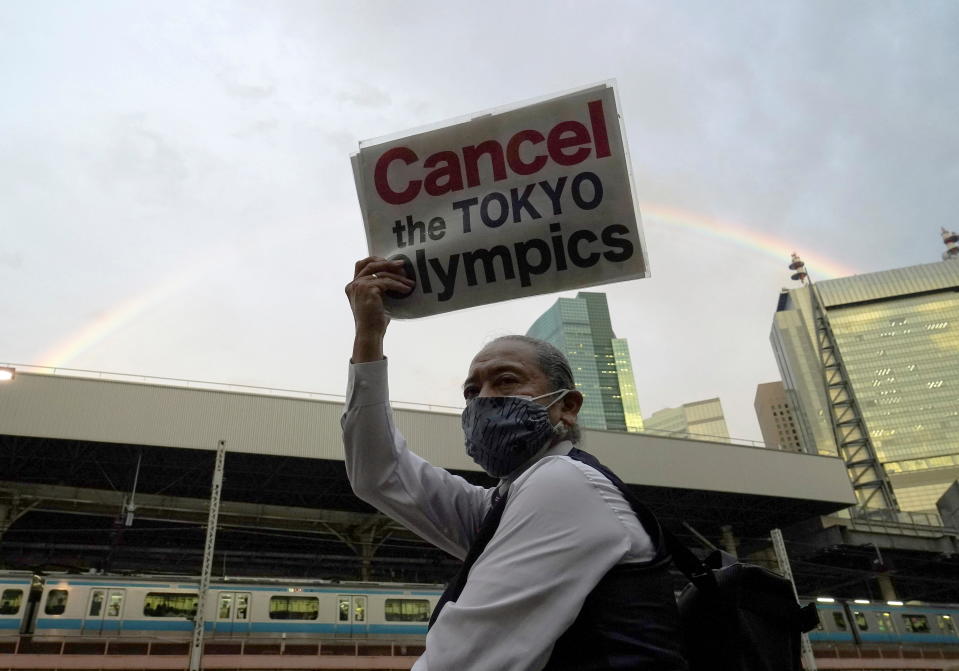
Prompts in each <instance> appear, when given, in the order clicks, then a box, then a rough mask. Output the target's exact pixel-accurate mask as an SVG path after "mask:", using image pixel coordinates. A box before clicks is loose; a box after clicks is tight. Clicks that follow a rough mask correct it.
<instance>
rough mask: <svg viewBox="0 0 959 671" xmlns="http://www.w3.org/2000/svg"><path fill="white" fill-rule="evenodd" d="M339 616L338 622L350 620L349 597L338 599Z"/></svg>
mask: <svg viewBox="0 0 959 671" xmlns="http://www.w3.org/2000/svg"><path fill="white" fill-rule="evenodd" d="M339 618H340V622H349V621H350V599H349V598H348V597H347V598H346V599H342V598H341V599H340V607H339Z"/></svg>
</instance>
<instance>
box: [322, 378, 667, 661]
mask: <svg viewBox="0 0 959 671" xmlns="http://www.w3.org/2000/svg"><path fill="white" fill-rule="evenodd" d="M341 423H342V427H343V443H344V446H345V448H346V472H347V475H348V476H349V479H350V483H351V484H352V486H353V491H354V492H355V493H356V495H357V496H358V497H360V498H361V499H363V500H364V501H366V502H368V503H370V504H371V505H373V506H375V507H376V508H377V509H379V510H380V511H382V512H383V513H385V514H386V515H389V516H390V517H392V518H393V519H395V520H397V521H398V522H400V523H402V524H404V525H405V526H407V527H408V528H409V529H411V530H412V531H414V532H415V533H416V534H418V535H419V536H421V537H422V538H423V539H424V540H427V541H429V542H430V543H432V544H433V545H436V546H437V547H439V548H441V549H443V550H445V551H446V552H448V553H450V554H451V555H453V556H454V557H457V558H458V559H463V558H464V557H465V556H466V553H467V550H468V549H469V546H470V543H471V542H472V540H473V536H474V535H475V533H476V531H477V530H478V529H479V527H480V524H481V523H482V520H483V517H484V516H485V514H486V511H487V510H488V509H489V506H490V500H491V498H492V494H493V489H486V488H483V487H477V486H475V485H472V484H470V483H468V482H467V481H466V480H464V479H463V478H461V477H459V476H456V475H453V474H451V473H449V472H448V471H446V470H444V469H442V468H437V467H435V466H432V465H430V464H429V463H427V462H426V461H425V460H424V459H422V458H421V457H419V456H417V455H416V454H414V453H413V452H411V451H410V450H409V449H407V447H406V439H405V438H403V436H402V435H400V433H399V432H398V431H397V430H396V427H395V426H394V424H393V415H392V410H391V408H390V404H389V390H388V385H387V362H386V360H385V359H384V360H382V361H377V362H371V363H361V364H351V366H350V377H349V385H348V387H347V393H346V407H345V409H344V412H343V417H342V420H341ZM571 448H572V443H569V442H568V441H566V442H562V443H559V444H558V445H555V446H553V447H552V448H550V449H548V450H547V451H546V452H545V453H544V454H543V455H542V456H541V457H540V458H539V459H538V460H535V463H532V464H531V465H528V466H527V467H526V468H525V469H518V470H519V471H521V472H517V473H513V474H511V475H510V477H509V478H507V479H506V481H507V482H509V483H510V484H509V494H508V498H507V503H506V508H505V510H504V511H503V517H502V519H501V521H500V524H499V527H498V528H497V530H496V534H495V535H494V536H493V538H492V540H491V541H490V542H489V545H487V547H486V549H485V550H484V551H483V553H482V554H481V555H480V556H479V558H478V559H477V561H476V563H475V564H474V565H473V568H472V570H471V571H470V574H469V579H468V580H467V582H466V587H465V588H464V589H463V592H462V594H460V596H459V598H458V599H457V600H456V601H455V602H449V603H447V604H446V606H445V607H444V608H443V610H442V612H441V613H440V615H439V618H438V619H437V620H436V622H435V624H434V625H433V627H432V628H431V629H430V631H429V634H428V635H427V637H426V651H425V652H424V653H423V656H422V657H420V659H419V660H417V662H416V664H415V665H414V666H413V671H473V670H489V671H526V670H530V671H535V670H539V669H542V668H543V666H544V665H545V664H546V662H547V660H548V659H549V655H550V652H551V651H552V649H553V644H554V643H555V641H556V640H557V639H558V638H559V637H560V636H561V635H562V634H563V632H564V631H566V629H567V628H568V627H569V625H570V624H572V622H573V620H574V619H575V618H576V616H577V615H578V614H579V611H580V609H581V608H582V605H583V602H584V600H585V599H586V597H587V595H588V594H589V593H590V592H591V591H592V589H593V588H594V587H595V586H596V584H597V583H598V582H599V581H600V579H601V578H602V577H603V576H604V575H605V574H606V572H607V571H609V569H611V568H612V567H613V566H615V565H616V564H619V563H623V562H638V561H649V560H650V559H652V558H653V554H654V550H653V547H652V542H651V540H650V538H649V535H648V534H647V533H646V532H645V531H644V530H643V528H642V526H641V525H640V523H639V521H638V520H637V519H636V516H635V515H634V514H633V512H632V509H631V508H630V506H629V504H628V503H627V502H626V500H625V499H623V497H622V495H621V494H620V492H619V490H618V489H616V487H615V485H613V484H612V483H611V482H610V481H609V480H608V479H607V478H606V477H605V476H603V475H602V474H601V473H599V472H598V471H596V470H595V469H593V468H591V467H590V466H587V465H586V464H583V463H582V462H579V461H576V460H574V459H571V458H570V457H568V456H566V455H567V454H568V453H569V450H570V449H571ZM450 449H463V447H462V446H460V447H458V448H456V447H454V446H451V447H450ZM504 484H505V483H504Z"/></svg>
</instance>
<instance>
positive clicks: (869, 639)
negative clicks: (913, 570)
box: [809, 598, 959, 646]
mask: <svg viewBox="0 0 959 671" xmlns="http://www.w3.org/2000/svg"><path fill="white" fill-rule="evenodd" d="M817 601H818V603H817V604H816V610H817V611H818V612H819V626H818V627H817V628H816V629H813V630H812V631H811V632H809V640H810V641H812V642H813V643H817V642H822V643H854V644H856V645H864V644H865V645H877V644H878V645H882V644H897V645H898V644H904V643H905V644H909V645H943V644H945V645H957V646H959V634H957V633H956V620H957V619H959V605H947V604H929V603H922V604H917V603H913V602H908V603H902V602H900V601H888V602H887V601H868V600H866V599H855V600H846V599H829V598H819V599H817Z"/></svg>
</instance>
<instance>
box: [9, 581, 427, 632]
mask: <svg viewBox="0 0 959 671" xmlns="http://www.w3.org/2000/svg"><path fill="white" fill-rule="evenodd" d="M441 594H442V588H441V587H438V586H436V585H401V584H389V583H336V582H330V581H322V580H313V581H310V580H306V581H293V580H273V579H236V580H234V579H214V580H211V581H210V586H209V591H208V592H207V597H206V602H205V607H204V627H205V632H206V635H207V637H209V638H213V639H221V638H222V639H253V638H267V639H269V638H283V639H295V638H310V639H316V638H319V639H324V638H328V639H354V638H364V639H388V640H390V641H400V642H403V641H410V642H414V641H420V642H421V641H422V640H423V638H424V637H425V636H426V628H427V625H428V623H429V618H430V614H431V613H432V612H433V608H434V607H435V606H436V602H437V601H438V600H439V597H440V595H441ZM198 601H199V580H198V579H197V578H195V577H183V576H142V577H141V576H116V575H112V576H105V575H92V574H91V575H85V574H80V575H77V574H71V575H67V574H62V575H60V574H49V575H45V576H39V575H34V574H33V573H30V572H9V571H8V572H0V640H3V639H8V640H9V639H10V638H17V637H21V636H29V637H31V638H32V640H34V641H44V640H63V639H64V638H70V639H76V638H77V637H83V638H101V639H102V638H105V637H109V638H122V639H125V640H131V641H132V640H134V639H137V638H139V639H144V640H158V639H162V640H170V641H186V640H189V639H190V637H191V635H192V632H193V629H194V627H195V624H194V623H195V620H196V615H197V604H198Z"/></svg>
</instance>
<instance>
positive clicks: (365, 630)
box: [333, 594, 369, 637]
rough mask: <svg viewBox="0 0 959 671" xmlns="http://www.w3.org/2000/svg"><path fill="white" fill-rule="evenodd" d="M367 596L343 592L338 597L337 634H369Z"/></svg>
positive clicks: (335, 631)
mask: <svg viewBox="0 0 959 671" xmlns="http://www.w3.org/2000/svg"><path fill="white" fill-rule="evenodd" d="M368 619H369V617H368V613H367V609H366V597H365V596H360V595H356V594H341V595H339V596H338V597H337V599H336V624H335V625H334V627H333V631H334V634H335V635H336V636H351V637H365V636H367V635H368V634H369V622H368V621H367V620H368Z"/></svg>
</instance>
